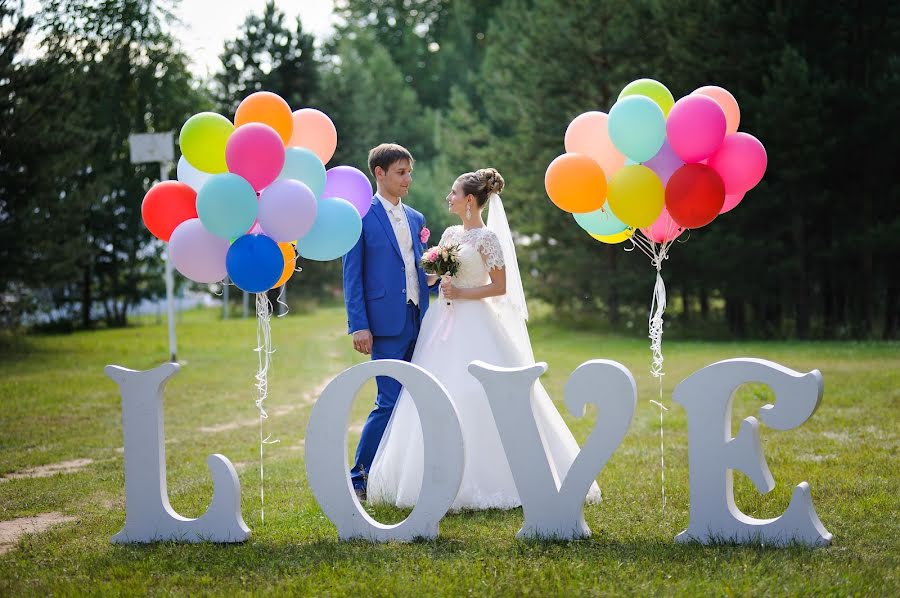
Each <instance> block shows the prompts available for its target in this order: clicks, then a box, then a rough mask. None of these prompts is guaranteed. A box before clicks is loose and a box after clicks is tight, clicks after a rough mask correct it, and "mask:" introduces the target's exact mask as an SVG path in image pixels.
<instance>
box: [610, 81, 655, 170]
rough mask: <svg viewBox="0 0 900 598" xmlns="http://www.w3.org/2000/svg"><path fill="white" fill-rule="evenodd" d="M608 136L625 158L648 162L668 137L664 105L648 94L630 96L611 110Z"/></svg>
mask: <svg viewBox="0 0 900 598" xmlns="http://www.w3.org/2000/svg"><path fill="white" fill-rule="evenodd" d="M608 130H609V138H610V140H612V142H613V145H615V146H616V149H618V150H619V151H620V152H622V153H623V154H625V157H626V158H631V159H632V160H634V161H635V162H637V163H641V162H646V161H647V160H649V159H650V158H652V157H653V156H655V155H656V154H657V152H659V149H660V148H661V147H662V146H663V142H665V140H666V117H665V116H664V115H663V111H662V108H660V107H659V105H658V104H657V103H656V102H654V101H653V100H651V99H650V98H648V97H646V96H627V97H624V98H622V99H621V100H619V101H618V102H616V104H615V105H614V106H613V107H612V110H610V111H609V124H608Z"/></svg>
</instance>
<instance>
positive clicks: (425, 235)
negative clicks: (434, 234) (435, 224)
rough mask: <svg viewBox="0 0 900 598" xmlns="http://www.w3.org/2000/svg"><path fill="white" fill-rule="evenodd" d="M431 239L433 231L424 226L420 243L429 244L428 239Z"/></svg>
mask: <svg viewBox="0 0 900 598" xmlns="http://www.w3.org/2000/svg"><path fill="white" fill-rule="evenodd" d="M430 238H431V231H430V230H428V227H427V226H423V227H422V230H420V231H419V241H421V242H422V243H427V242H428V239H430Z"/></svg>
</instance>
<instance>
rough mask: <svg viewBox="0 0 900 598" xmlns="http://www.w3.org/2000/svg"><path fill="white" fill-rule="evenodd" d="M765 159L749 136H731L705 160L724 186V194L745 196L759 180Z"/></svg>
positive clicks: (752, 138)
mask: <svg viewBox="0 0 900 598" xmlns="http://www.w3.org/2000/svg"><path fill="white" fill-rule="evenodd" d="M767 164H768V157H767V156H766V148H764V147H763V144H762V143H760V142H759V139H757V138H756V137H754V136H753V135H750V134H749V133H732V134H731V135H728V136H727V137H725V141H723V142H722V146H721V147H720V148H719V149H718V150H717V151H716V153H714V154H713V155H712V156H710V157H709V166H710V167H712V168H713V169H714V170H715V171H716V172H718V173H719V176H721V177H722V181H723V182H724V183H725V193H726V194H727V195H736V194H738V193H746V192H747V191H749V190H750V189H753V188H754V187H756V185H757V184H758V183H759V182H760V181H761V180H762V178H763V175H764V174H765V173H766V165H767Z"/></svg>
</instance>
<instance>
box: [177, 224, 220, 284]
mask: <svg viewBox="0 0 900 598" xmlns="http://www.w3.org/2000/svg"><path fill="white" fill-rule="evenodd" d="M228 246H229V242H228V239H223V238H222V237H220V236H218V235H214V234H212V233H211V232H209V231H208V230H206V229H205V228H204V227H203V225H202V224H201V223H200V219H199V218H191V219H190V220H185V221H184V222H182V223H181V224H179V225H178V226H177V227H176V228H175V230H174V231H173V232H172V236H171V237H170V238H169V257H170V259H171V260H172V264H173V265H174V266H175V269H176V270H178V271H179V272H181V274H182V275H184V276H185V277H186V278H189V279H191V280H193V281H194V282H202V283H210V282H219V281H220V280H222V279H223V278H225V275H226V274H227V271H226V269H225V256H226V255H227V254H228Z"/></svg>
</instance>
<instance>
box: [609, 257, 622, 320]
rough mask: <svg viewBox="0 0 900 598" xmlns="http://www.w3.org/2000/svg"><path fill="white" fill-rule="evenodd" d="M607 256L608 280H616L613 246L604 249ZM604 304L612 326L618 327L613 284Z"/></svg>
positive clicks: (617, 297)
mask: <svg viewBox="0 0 900 598" xmlns="http://www.w3.org/2000/svg"><path fill="white" fill-rule="evenodd" d="M606 251H607V255H608V256H609V280H611V281H614V280H616V274H617V273H616V255H617V254H618V251H617V247H616V246H615V245H613V246H611V247H607V248H606ZM606 303H607V305H608V306H609V321H610V323H612V325H613V326H618V324H619V321H620V320H621V317H620V313H619V289H618V287H617V286H616V285H615V284H612V283H611V284H610V285H609V293H608V294H607V299H606Z"/></svg>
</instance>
